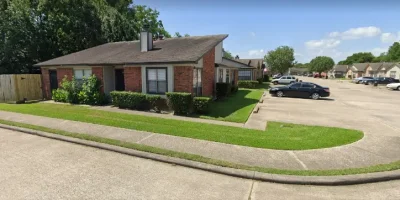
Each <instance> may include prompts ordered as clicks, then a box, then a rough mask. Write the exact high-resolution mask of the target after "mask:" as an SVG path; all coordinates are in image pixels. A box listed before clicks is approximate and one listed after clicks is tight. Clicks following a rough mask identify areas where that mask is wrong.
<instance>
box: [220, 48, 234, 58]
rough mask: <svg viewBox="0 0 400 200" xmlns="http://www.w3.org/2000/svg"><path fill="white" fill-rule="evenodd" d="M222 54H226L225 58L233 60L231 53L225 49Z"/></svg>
mask: <svg viewBox="0 0 400 200" xmlns="http://www.w3.org/2000/svg"><path fill="white" fill-rule="evenodd" d="M222 52H224V56H223V57H224V58H228V59H233V56H232V54H231V52H229V51H226V50H225V49H224V48H222Z"/></svg>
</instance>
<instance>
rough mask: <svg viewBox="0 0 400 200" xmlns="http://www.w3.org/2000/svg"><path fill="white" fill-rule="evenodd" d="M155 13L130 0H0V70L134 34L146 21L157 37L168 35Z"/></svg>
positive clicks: (27, 68) (24, 67)
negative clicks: (133, 3)
mask: <svg viewBox="0 0 400 200" xmlns="http://www.w3.org/2000/svg"><path fill="white" fill-rule="evenodd" d="M158 16H159V12H158V11H157V10H153V9H151V8H148V7H146V6H142V5H135V6H133V5H132V0H63V1H60V0H12V1H8V0H7V1H0V73H32V72H34V71H35V70H37V68H33V67H32V65H33V64H35V63H38V62H41V61H45V60H49V59H52V58H55V57H59V56H63V55H66V54H69V53H72V52H77V51H81V50H83V49H87V48H90V47H93V46H97V45H100V44H104V43H107V42H117V41H130V40H137V39H138V35H139V31H140V30H141V28H142V27H143V25H144V24H149V25H150V31H151V32H152V33H153V35H154V36H155V37H157V36H158V35H164V36H165V37H167V38H168V37H171V35H170V34H169V33H168V32H167V31H166V30H165V29H164V27H163V23H162V21H161V20H159V19H158Z"/></svg>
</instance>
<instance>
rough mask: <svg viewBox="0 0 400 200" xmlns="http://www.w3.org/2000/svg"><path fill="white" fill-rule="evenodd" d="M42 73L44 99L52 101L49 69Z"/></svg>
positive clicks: (43, 70)
mask: <svg viewBox="0 0 400 200" xmlns="http://www.w3.org/2000/svg"><path fill="white" fill-rule="evenodd" d="M41 71H42V91H43V98H45V99H51V91H50V75H49V70H48V69H43V68H42V69H41Z"/></svg>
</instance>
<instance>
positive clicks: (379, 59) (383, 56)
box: [372, 52, 389, 63]
mask: <svg viewBox="0 0 400 200" xmlns="http://www.w3.org/2000/svg"><path fill="white" fill-rule="evenodd" d="M388 61H389V59H388V56H387V53H386V52H383V53H381V54H380V55H379V56H378V57H375V58H374V59H373V60H372V62H374V63H377V62H388Z"/></svg>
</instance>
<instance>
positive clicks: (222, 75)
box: [218, 69, 224, 83]
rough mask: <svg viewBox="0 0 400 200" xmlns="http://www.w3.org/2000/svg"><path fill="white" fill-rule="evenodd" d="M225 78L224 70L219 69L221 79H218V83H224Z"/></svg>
mask: <svg viewBox="0 0 400 200" xmlns="http://www.w3.org/2000/svg"><path fill="white" fill-rule="evenodd" d="M223 78H224V70H223V69H219V77H218V82H219V83H222V79H223Z"/></svg>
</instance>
